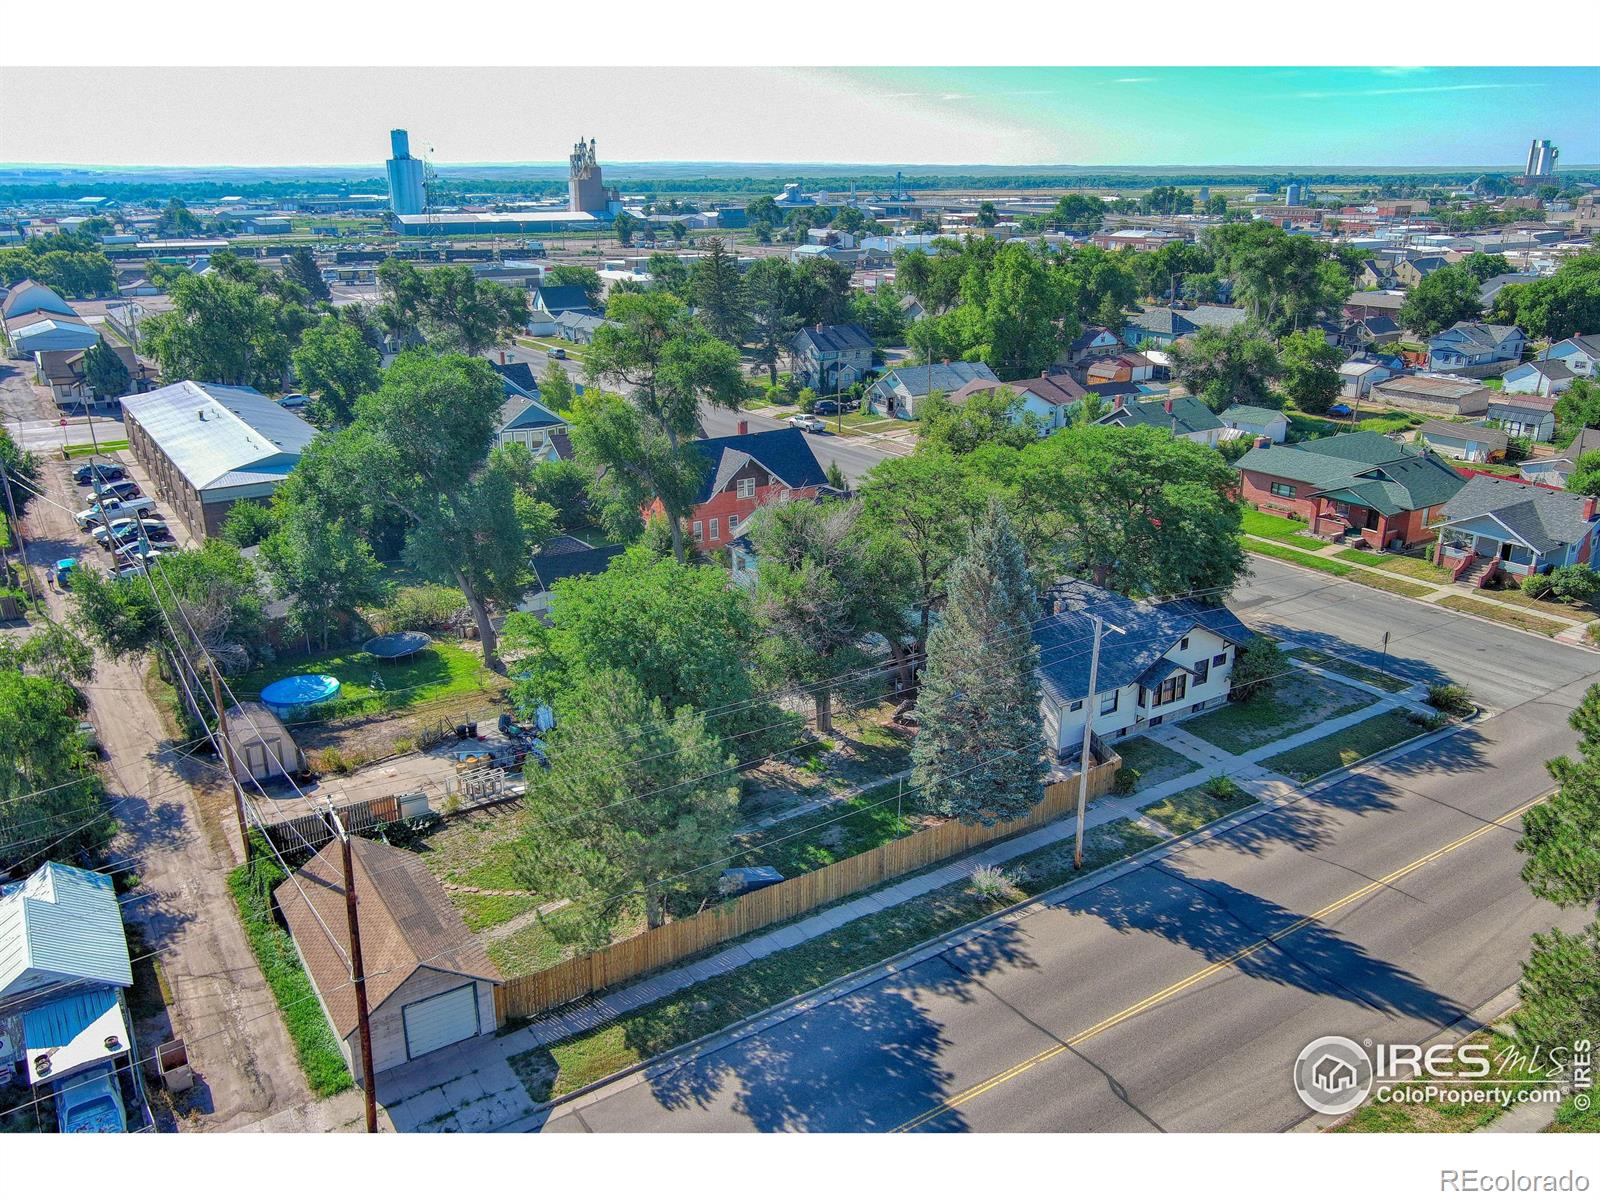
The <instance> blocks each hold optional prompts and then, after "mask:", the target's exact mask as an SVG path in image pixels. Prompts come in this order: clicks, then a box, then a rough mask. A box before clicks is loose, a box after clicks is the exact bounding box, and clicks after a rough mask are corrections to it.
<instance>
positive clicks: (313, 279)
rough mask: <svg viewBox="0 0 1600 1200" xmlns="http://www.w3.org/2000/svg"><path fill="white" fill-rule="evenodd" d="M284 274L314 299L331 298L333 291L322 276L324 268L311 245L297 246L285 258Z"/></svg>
mask: <svg viewBox="0 0 1600 1200" xmlns="http://www.w3.org/2000/svg"><path fill="white" fill-rule="evenodd" d="M283 273H284V276H285V277H286V278H288V279H290V280H293V281H294V282H295V283H298V284H299V285H300V286H301V287H303V288H304V289H305V292H306V295H308V296H310V297H311V298H312V299H313V300H331V299H332V298H333V291H332V289H330V288H329V287H328V283H327V281H326V280H325V279H323V278H322V268H320V267H318V266H317V259H316V256H315V255H314V254H312V253H311V247H310V246H296V247H295V248H294V250H293V251H292V252H290V253H289V254H288V255H287V256H286V257H285V258H284V260H283Z"/></svg>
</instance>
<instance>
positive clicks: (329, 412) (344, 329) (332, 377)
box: [293, 316, 382, 425]
mask: <svg viewBox="0 0 1600 1200" xmlns="http://www.w3.org/2000/svg"><path fill="white" fill-rule="evenodd" d="M293 361H294V371H295V374H296V375H297V376H299V378H300V384H301V386H302V387H304V388H306V389H307V390H309V391H311V392H313V393H314V395H315V399H314V400H313V401H312V404H311V410H312V411H311V416H312V418H313V419H314V420H315V421H316V422H317V423H318V424H320V425H344V424H348V423H349V421H350V418H351V417H352V416H354V415H355V407H356V400H357V399H358V398H359V397H361V396H363V395H365V394H366V393H367V392H372V391H376V390H377V388H378V384H379V381H380V379H381V377H382V373H381V371H380V370H379V362H380V359H379V357H378V352H377V351H376V350H374V349H373V348H372V347H371V346H370V345H368V344H367V341H366V339H365V338H363V337H362V336H361V331H360V330H359V329H357V328H356V327H355V326H354V325H352V324H350V323H349V322H348V321H341V320H340V319H339V318H338V317H334V316H328V317H324V318H323V319H322V321H321V322H320V323H319V324H317V325H313V326H312V327H311V328H310V329H308V330H306V332H305V335H304V336H303V337H302V338H301V339H300V345H299V346H298V347H296V349H295V351H294V355H293Z"/></svg>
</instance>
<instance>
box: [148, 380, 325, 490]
mask: <svg viewBox="0 0 1600 1200" xmlns="http://www.w3.org/2000/svg"><path fill="white" fill-rule="evenodd" d="M122 410H123V413H124V415H125V416H128V417H132V418H133V420H134V421H136V422H137V423H138V425H139V427H140V428H141V429H143V430H144V431H145V433H147V434H148V435H149V436H150V438H151V440H152V441H154V442H155V443H156V445H157V446H159V447H160V448H161V452H162V453H163V454H165V455H166V456H167V457H168V458H169V459H171V460H172V465H173V466H175V467H176V468H177V469H178V471H179V473H180V474H182V475H183V477H184V478H185V479H187V480H188V481H189V482H190V483H191V484H193V485H194V488H195V490H196V491H205V490H209V489H213V488H224V487H239V486H243V485H246V484H256V483H264V482H275V481H278V480H281V479H282V478H283V477H284V476H285V475H287V474H288V473H289V472H290V470H292V469H293V468H294V465H295V464H296V463H298V462H299V461H300V454H301V452H302V451H303V450H305V448H306V446H307V445H309V444H310V442H311V439H312V438H314V437H315V436H316V434H317V431H316V430H315V429H313V428H312V427H311V426H310V425H307V424H306V423H305V422H304V421H302V420H301V419H300V418H299V417H297V416H295V415H294V414H293V413H291V412H289V411H288V410H287V409H285V408H284V407H283V406H282V405H280V404H279V403H278V402H277V401H275V400H269V399H268V398H267V397H265V396H263V395H262V394H261V393H260V392H258V391H256V390H255V389H254V388H247V387H225V386H223V385H221V384H216V383H196V382H195V381H194V380H192V379H186V380H184V381H183V382H181V383H174V384H169V385H168V386H167V387H164V388H157V389H156V390H155V391H153V392H146V393H145V394H144V395H142V396H127V397H125V398H124V399H123V402H122Z"/></svg>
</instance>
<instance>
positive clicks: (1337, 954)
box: [1063, 859, 1465, 1026]
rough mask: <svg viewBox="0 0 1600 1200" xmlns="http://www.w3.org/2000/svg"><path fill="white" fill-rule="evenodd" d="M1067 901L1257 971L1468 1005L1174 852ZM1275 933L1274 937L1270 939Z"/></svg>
mask: <svg viewBox="0 0 1600 1200" xmlns="http://www.w3.org/2000/svg"><path fill="white" fill-rule="evenodd" d="M1063 907H1065V908H1067V909H1068V910H1070V911H1073V912H1081V913H1084V914H1086V915H1090V916H1094V917H1098V918H1099V919H1100V920H1102V921H1104V922H1105V923H1106V924H1107V925H1108V926H1110V927H1111V928H1112V929H1115V930H1117V931H1119V932H1122V933H1129V934H1132V933H1149V934H1154V935H1156V936H1158V937H1162V938H1165V939H1166V940H1168V941H1170V942H1173V943H1175V944H1178V945H1182V946H1187V947H1189V948H1190V949H1192V950H1196V951H1198V952H1199V953H1200V954H1201V955H1202V956H1203V957H1204V958H1205V959H1207V960H1208V961H1210V962H1212V963H1222V962H1226V963H1227V965H1228V967H1229V969H1231V970H1233V971H1237V972H1239V973H1240V974H1242V975H1245V976H1248V977H1250V978H1253V979H1262V980H1266V981H1268V982H1271V983H1275V984H1279V985H1281V986H1283V987H1290V988H1296V989H1298V990H1300V991H1302V992H1307V993H1311V994H1315V995H1328V996H1339V997H1343V998H1345V999H1349V1000H1354V1001H1356V1002H1357V1003H1359V1004H1362V1005H1364V1006H1366V1007H1368V1008H1371V1009H1373V1010H1375V1011H1377V1012H1381V1013H1386V1014H1389V1015H1392V1016H1406V1017H1414V1018H1420V1019H1422V1020H1425V1021H1428V1022H1430V1023H1432V1024H1435V1025H1441V1026H1442V1025H1448V1024H1450V1023H1451V1022H1453V1021H1455V1020H1457V1019H1459V1018H1460V1017H1462V1016H1464V1015H1465V1010H1464V1009H1462V1008H1461V1007H1460V1006H1459V1005H1457V1004H1456V1003H1455V1002H1454V1001H1453V1000H1451V999H1449V998H1448V997H1446V996H1442V995H1440V994H1439V993H1437V992H1435V991H1433V990H1432V989H1431V988H1429V987H1428V986H1427V985H1426V984H1424V983H1423V982H1422V981H1421V980H1420V979H1418V978H1417V977H1416V976H1415V975H1413V974H1412V973H1411V972H1409V971H1407V970H1405V969H1404V968H1403V967H1400V966H1397V965H1396V964H1394V963H1391V962H1387V961H1385V960H1384V959H1381V958H1378V957H1376V956H1375V955H1373V954H1372V953H1370V952H1369V951H1368V950H1367V949H1366V948H1365V947H1363V946H1361V945H1360V944H1359V943H1357V942H1354V941H1351V940H1350V939H1348V938H1346V937H1345V936H1344V935H1342V934H1341V933H1339V932H1338V931H1337V930H1336V929H1334V928H1332V927H1330V926H1329V925H1325V924H1322V923H1321V922H1319V921H1316V920H1313V919H1311V918H1310V917H1309V916H1307V915H1305V914H1301V913H1297V912H1294V911H1293V910H1291V909H1288V908H1285V907H1284V906H1282V905H1280V904H1278V903H1276V902H1275V901H1272V900H1268V899H1266V898H1265V897H1262V896H1258V895H1255V894H1254V893H1252V892H1248V891H1245V890H1244V889H1242V888H1238V887H1235V886H1234V885H1232V884H1230V883H1227V882H1225V881H1223V880H1220V879H1216V878H1208V877H1196V876H1194V875H1191V874H1190V873H1189V872H1187V871H1186V870H1185V868H1184V866H1183V864H1181V863H1175V862H1174V861H1173V860H1170V859H1169V860H1166V861H1164V862H1163V863H1162V864H1161V865H1160V866H1158V867H1156V868H1154V869H1147V870H1143V871H1137V872H1134V873H1133V874H1131V875H1128V876H1126V877H1125V878H1123V879H1120V880H1118V881H1117V882H1116V883H1114V884H1112V885H1109V886H1107V887H1103V888H1098V889H1096V890H1094V891H1092V892H1088V893H1085V894H1084V895H1081V896H1078V897H1075V898H1073V899H1071V900H1068V901H1066V902H1064V904H1063ZM1330 916H1331V918H1332V919H1337V916H1338V914H1336V913H1335V914H1330ZM1269 937H1271V938H1273V939H1274V940H1273V941H1271V942H1269V943H1267V944H1264V945H1263V944H1262V942H1263V939H1266V938H1269ZM1279 939H1281V940H1279Z"/></svg>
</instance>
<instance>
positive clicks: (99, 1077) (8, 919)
mask: <svg viewBox="0 0 1600 1200" xmlns="http://www.w3.org/2000/svg"><path fill="white" fill-rule="evenodd" d="M132 986H133V966H132V964H131V963H130V961H129V959H128V941H127V937H126V936H125V935H124V933H123V930H122V909H121V906H120V905H119V904H118V903H117V892H116V888H115V887H114V886H113V884H112V882H111V877H110V876H109V875H102V874H100V873H99V872H96V871H84V870H80V869H79V868H77V867H69V866H66V865H64V864H62V863H56V862H50V863H45V864H44V866H42V867H40V868H39V869H38V870H37V871H35V872H34V873H33V874H32V875H30V876H28V878H27V879H24V880H22V881H21V882H19V883H13V884H9V885H7V886H6V887H4V888H0V1083H5V1082H8V1081H9V1080H10V1079H12V1078H14V1077H22V1078H25V1079H26V1082H27V1083H28V1085H29V1086H30V1087H31V1088H32V1089H33V1091H34V1094H35V1095H36V1096H37V1097H39V1098H40V1099H46V1098H48V1099H51V1100H53V1102H54V1105H55V1110H56V1122H57V1125H58V1127H59V1128H60V1129H61V1130H62V1131H64V1132H78V1131H86V1132H87V1131H100V1132H121V1131H123V1130H126V1129H129V1128H143V1127H145V1126H147V1125H148V1124H149V1123H150V1114H149V1110H148V1108H147V1107H146V1105H145V1101H144V1093H143V1084H142V1082H141V1079H140V1072H139V1071H138V1070H137V1068H136V1065H135V1064H136V1063H137V1062H138V1060H139V1055H138V1051H137V1049H136V1047H135V1045H134V1040H133V1022H132V1019H131V1017H130V1015H129V1012H128V1006H127V1002H126V999H125V997H124V989H126V988H129V987H132Z"/></svg>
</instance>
